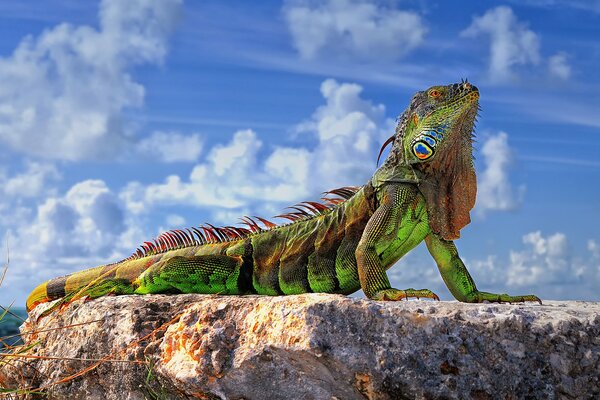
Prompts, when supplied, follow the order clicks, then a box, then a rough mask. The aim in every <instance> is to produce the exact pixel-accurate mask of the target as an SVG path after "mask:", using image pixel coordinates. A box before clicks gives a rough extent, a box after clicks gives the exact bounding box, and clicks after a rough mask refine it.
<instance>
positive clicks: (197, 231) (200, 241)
mask: <svg viewBox="0 0 600 400" xmlns="http://www.w3.org/2000/svg"><path fill="white" fill-rule="evenodd" d="M192 231H193V232H194V233H195V234H196V237H197V238H198V239H197V242H198V244H204V243H206V237H205V236H204V234H203V233H202V232H201V231H200V229H198V228H195V227H192Z"/></svg>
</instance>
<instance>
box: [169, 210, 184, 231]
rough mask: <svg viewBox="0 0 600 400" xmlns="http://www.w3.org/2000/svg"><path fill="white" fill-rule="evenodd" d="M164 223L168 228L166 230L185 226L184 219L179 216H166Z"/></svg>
mask: <svg viewBox="0 0 600 400" xmlns="http://www.w3.org/2000/svg"><path fill="white" fill-rule="evenodd" d="M166 223H167V226H168V228H167V229H173V228H181V227H184V226H185V218H183V217H182V216H181V215H177V214H169V215H167V220H166Z"/></svg>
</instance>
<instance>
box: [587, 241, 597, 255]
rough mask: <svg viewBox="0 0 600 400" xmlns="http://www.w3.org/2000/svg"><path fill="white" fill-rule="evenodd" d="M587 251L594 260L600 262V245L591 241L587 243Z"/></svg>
mask: <svg viewBox="0 0 600 400" xmlns="http://www.w3.org/2000/svg"><path fill="white" fill-rule="evenodd" d="M587 249H588V250H589V251H590V253H592V256H593V257H594V258H597V259H598V260H600V245H599V244H598V242H596V241H595V240H594V239H589V240H588V242H587Z"/></svg>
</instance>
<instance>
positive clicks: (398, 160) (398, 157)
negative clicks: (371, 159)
mask: <svg viewBox="0 0 600 400" xmlns="http://www.w3.org/2000/svg"><path fill="white" fill-rule="evenodd" d="M405 114H406V113H405ZM407 119H408V118H407V116H406V115H402V116H401V117H400V121H399V123H398V126H397V127H396V132H395V133H394V142H393V143H392V147H391V150H390V153H389V154H388V156H387V157H386V159H385V161H384V162H383V164H382V165H381V167H379V168H378V169H377V171H375V173H374V174H373V177H372V178H371V183H372V184H373V187H375V188H376V189H378V188H380V187H381V186H383V185H384V184H386V183H415V184H418V183H420V182H421V181H422V180H423V179H425V176H424V174H423V172H421V171H420V170H419V169H417V168H415V165H416V163H418V161H417V160H416V159H415V157H414V156H412V155H411V154H410V152H407V151H406V150H405V149H404V146H403V143H402V142H403V138H404V137H405V135H406V133H407V132H406V131H407V130H408V129H409V127H408V123H407Z"/></svg>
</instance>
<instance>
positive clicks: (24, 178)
mask: <svg viewBox="0 0 600 400" xmlns="http://www.w3.org/2000/svg"><path fill="white" fill-rule="evenodd" d="M59 177H60V174H59V173H58V170H57V169H56V167H55V166H54V165H52V164H47V163H38V162H28V163H27V166H26V170H25V171H24V172H22V173H18V174H16V175H14V176H12V177H10V178H8V179H5V180H4V181H2V180H1V179H0V183H1V185H2V189H3V190H4V193H5V194H6V195H7V196H11V197H19V198H27V197H38V196H40V195H41V194H42V193H43V192H44V190H47V188H46V184H47V183H48V181H53V180H56V179H58V178H59Z"/></svg>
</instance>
